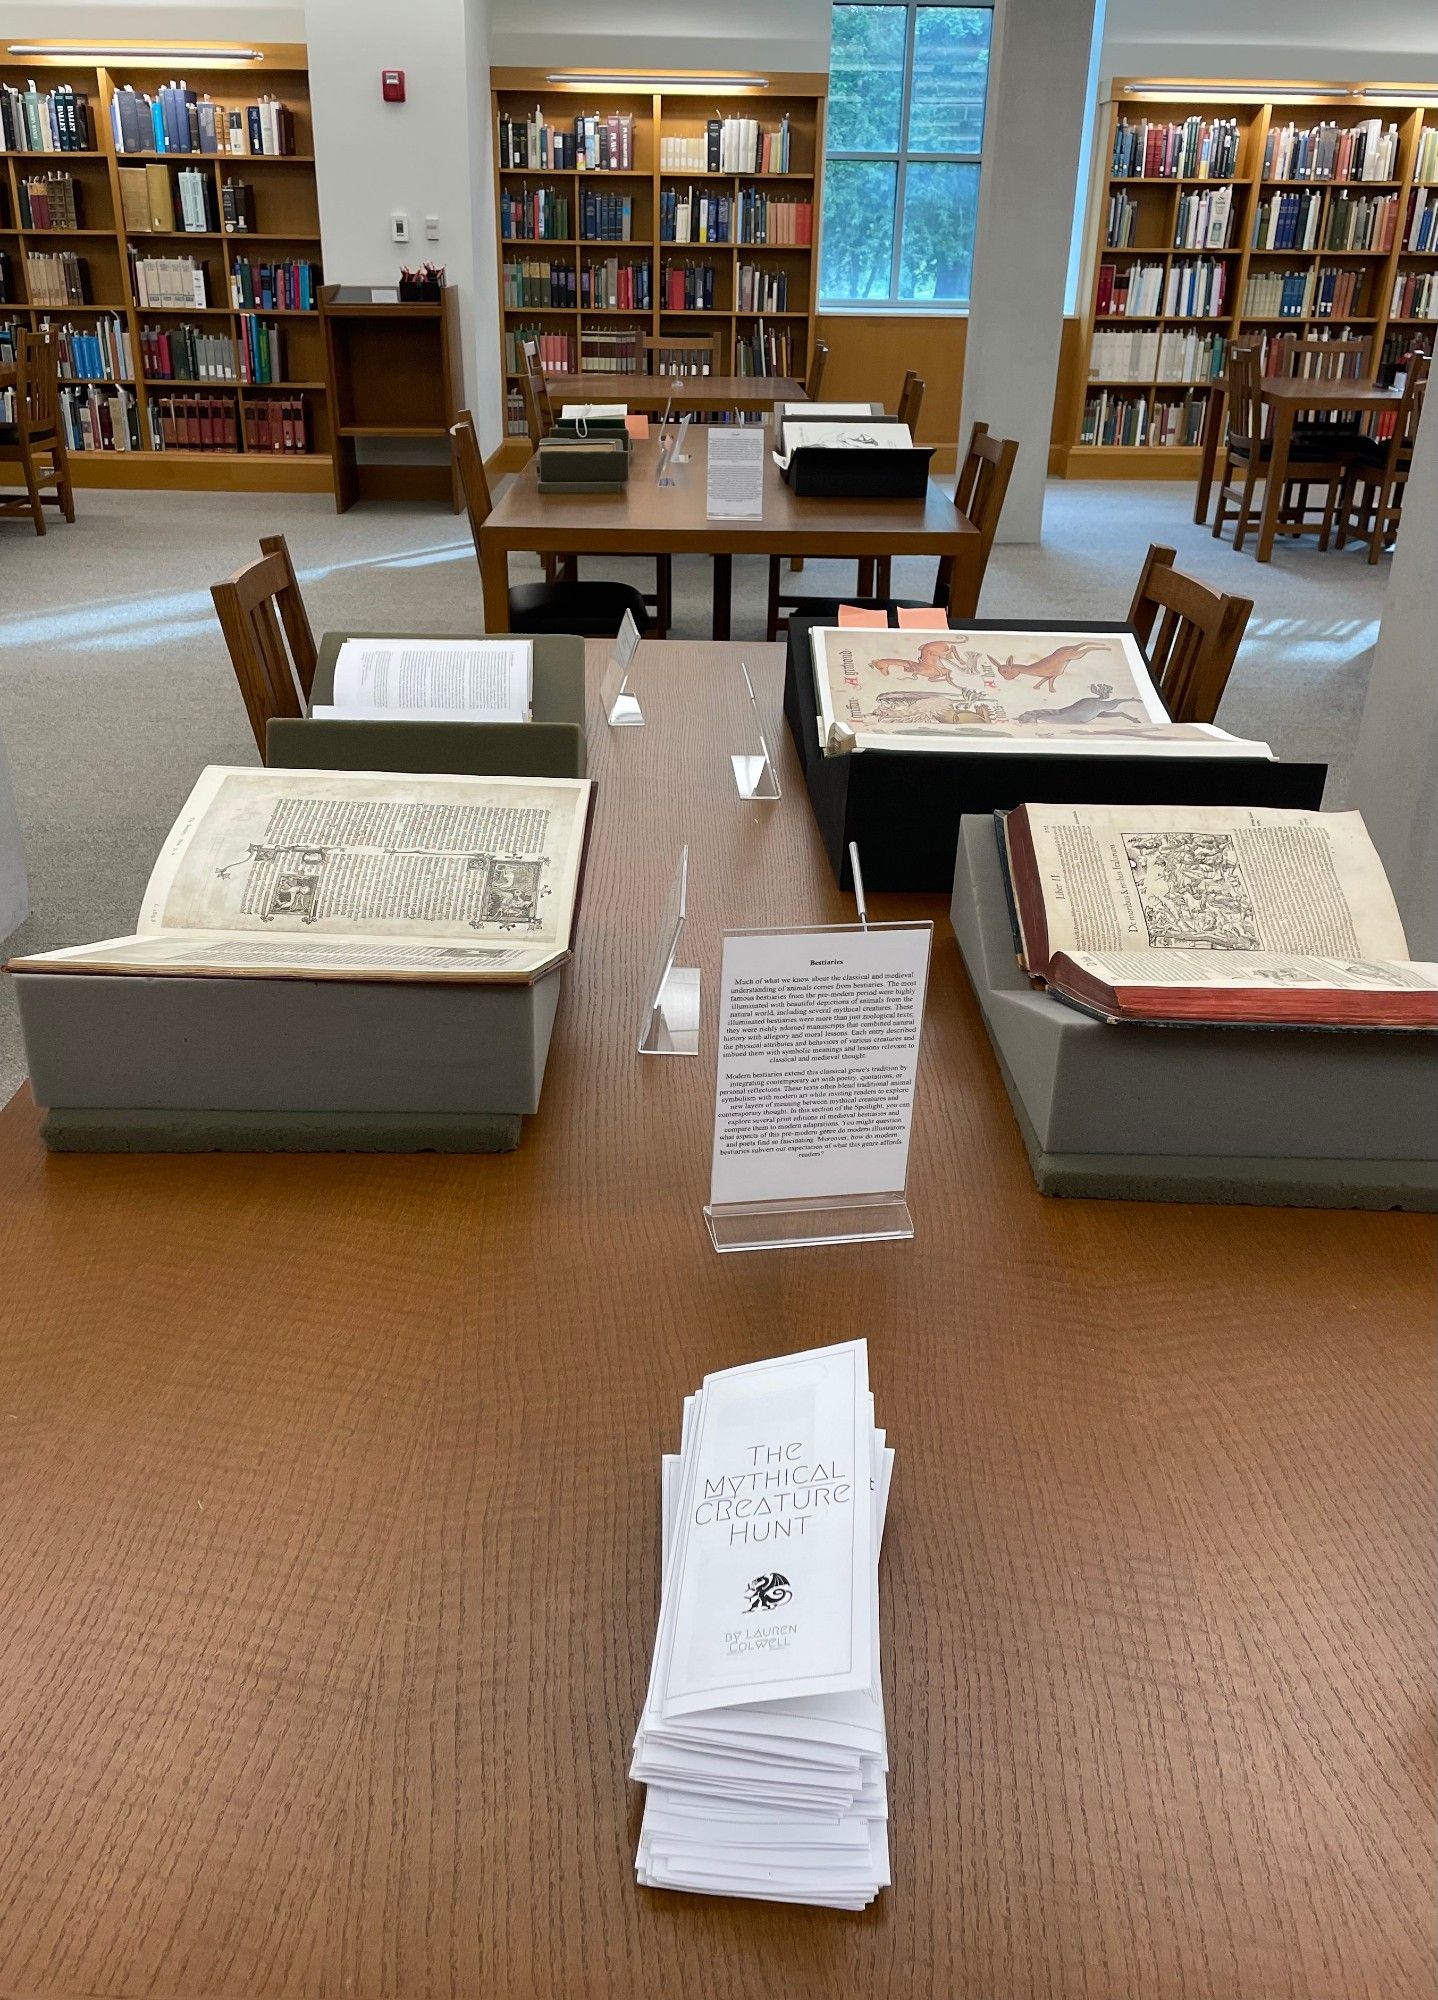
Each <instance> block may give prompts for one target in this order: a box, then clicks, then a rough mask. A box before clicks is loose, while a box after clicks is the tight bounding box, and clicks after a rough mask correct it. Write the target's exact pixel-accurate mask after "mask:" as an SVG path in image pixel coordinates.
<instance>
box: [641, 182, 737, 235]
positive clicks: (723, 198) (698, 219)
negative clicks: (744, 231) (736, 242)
mask: <svg viewBox="0 0 1438 2000" xmlns="http://www.w3.org/2000/svg"><path fill="white" fill-rule="evenodd" d="M733 226H734V202H733V199H732V197H731V196H729V195H727V194H716V193H715V192H714V190H713V189H712V188H700V189H699V191H698V193H697V194H696V192H695V191H694V189H693V188H692V187H691V188H688V189H684V188H662V189H661V190H660V194H659V241H660V242H661V243H730V242H732V241H733Z"/></svg>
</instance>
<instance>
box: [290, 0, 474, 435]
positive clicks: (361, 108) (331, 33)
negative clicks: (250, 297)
mask: <svg viewBox="0 0 1438 2000" xmlns="http://www.w3.org/2000/svg"><path fill="white" fill-rule="evenodd" d="M305 39H306V41H307V43H308V45H309V66H310V99H311V105H312V108H313V113H314V124H315V156H316V176H317V180H318V185H319V201H320V232H321V238H322V250H323V259H324V273H325V278H326V280H327V281H328V282H329V283H331V284H344V285H392V284H394V282H395V280H396V278H397V277H398V274H399V267H400V265H401V264H408V265H409V266H411V267H413V266H415V265H416V264H421V263H435V264H443V265H444V267H445V271H446V274H447V276H448V278H449V281H450V282H451V283H452V284H453V285H455V286H456V287H457V288H458V291H459V311H460V328H461V335H462V339H463V345H464V382H465V397H466V400H467V402H468V404H469V407H470V408H471V409H472V410H473V411H474V414H475V417H476V419H477V420H478V424H479V433H480V442H481V444H482V445H483V447H484V449H485V451H486V452H490V451H493V450H494V449H495V448H496V447H497V446H498V445H499V444H500V443H501V442H502V439H503V435H504V426H503V416H502V411H503V396H502V379H503V373H504V371H503V367H502V364H501V361H500V348H499V318H498V294H497V291H496V278H495V247H494V238H495V220H494V176H493V170H492V166H491V163H490V134H489V122H490V121H489V0H404V5H403V6H400V7H361V6H357V5H356V4H355V0H305ZM381 69H402V70H403V71H404V72H405V102H404V103H403V104H386V103H385V102H384V101H383V99H382V98H381V95H380V71H381ZM397 212H398V213H401V214H405V215H407V216H408V217H409V224H410V240H409V242H408V243H405V244H399V243H395V242H393V241H392V239H391V236H390V217H391V216H392V215H393V214H395V213H397ZM427 215H435V216H438V218H439V235H438V240H437V241H435V242H430V241H428V240H427V239H426V237H425V217H426V216H427Z"/></svg>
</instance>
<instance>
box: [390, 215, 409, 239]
mask: <svg viewBox="0 0 1438 2000" xmlns="http://www.w3.org/2000/svg"><path fill="white" fill-rule="evenodd" d="M389 234H390V241H391V242H392V243H408V241H409V217H408V216H407V215H392V216H391V217H390V219H389Z"/></svg>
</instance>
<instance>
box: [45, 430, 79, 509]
mask: <svg viewBox="0 0 1438 2000" xmlns="http://www.w3.org/2000/svg"><path fill="white" fill-rule="evenodd" d="M50 462H51V464H52V465H53V466H54V468H55V471H56V474H57V482H56V488H55V490H56V492H57V493H58V494H59V496H60V512H61V513H62V514H63V515H64V516H65V519H66V520H67V521H69V522H70V523H71V524H72V525H73V523H74V519H75V488H74V485H73V484H72V483H71V479H70V454H69V452H68V451H67V450H66V449H65V446H64V444H63V443H60V444H53V445H51V447H50Z"/></svg>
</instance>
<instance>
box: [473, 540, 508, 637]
mask: <svg viewBox="0 0 1438 2000" xmlns="http://www.w3.org/2000/svg"><path fill="white" fill-rule="evenodd" d="M479 579H480V584H481V586H482V588H483V590H484V629H485V631H486V632H507V631H508V630H509V551H508V549H505V548H501V547H500V545H499V542H498V541H497V540H496V539H495V537H494V536H493V535H487V534H485V532H484V530H483V528H481V529H480V531H479Z"/></svg>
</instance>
